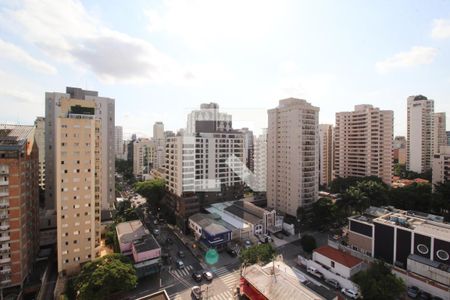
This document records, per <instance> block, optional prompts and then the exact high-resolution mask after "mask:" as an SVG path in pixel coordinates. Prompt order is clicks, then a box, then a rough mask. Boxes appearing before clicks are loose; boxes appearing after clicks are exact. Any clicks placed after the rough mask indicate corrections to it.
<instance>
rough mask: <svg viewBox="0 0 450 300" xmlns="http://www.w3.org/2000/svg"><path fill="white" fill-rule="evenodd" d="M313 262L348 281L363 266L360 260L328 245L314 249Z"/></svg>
mask: <svg viewBox="0 0 450 300" xmlns="http://www.w3.org/2000/svg"><path fill="white" fill-rule="evenodd" d="M313 260H314V261H315V262H317V263H319V264H321V265H322V266H324V267H326V268H327V269H328V270H329V271H331V272H332V273H335V274H339V275H340V276H342V277H344V278H346V279H350V278H351V277H352V276H353V275H355V274H356V273H358V272H359V271H361V270H362V269H363V266H364V264H363V261H362V260H361V259H359V258H356V257H354V256H352V255H350V254H348V253H345V252H343V251H341V250H338V249H335V248H333V247H331V246H328V245H325V246H322V247H319V248H316V249H314V251H313Z"/></svg>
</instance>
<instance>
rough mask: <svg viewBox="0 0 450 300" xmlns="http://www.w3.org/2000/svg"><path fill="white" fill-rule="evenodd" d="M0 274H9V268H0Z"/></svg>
mask: <svg viewBox="0 0 450 300" xmlns="http://www.w3.org/2000/svg"><path fill="white" fill-rule="evenodd" d="M0 274H11V269H3V270H0Z"/></svg>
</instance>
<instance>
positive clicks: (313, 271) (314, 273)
mask: <svg viewBox="0 0 450 300" xmlns="http://www.w3.org/2000/svg"><path fill="white" fill-rule="evenodd" d="M306 271H308V273H311V274H312V275H314V276H316V277H318V278H320V279H322V278H323V274H322V273H321V272H319V271H317V269H316V268H314V267H308V268H306Z"/></svg>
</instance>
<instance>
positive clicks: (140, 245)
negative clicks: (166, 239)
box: [133, 234, 161, 253]
mask: <svg viewBox="0 0 450 300" xmlns="http://www.w3.org/2000/svg"><path fill="white" fill-rule="evenodd" d="M133 247H134V249H135V250H136V252H137V253H142V252H145V251H150V250H153V249H158V248H161V247H160V246H159V244H158V242H157V241H156V239H155V238H154V237H153V236H152V235H151V234H149V235H145V236H143V237H142V238H141V239H138V240H135V241H133Z"/></svg>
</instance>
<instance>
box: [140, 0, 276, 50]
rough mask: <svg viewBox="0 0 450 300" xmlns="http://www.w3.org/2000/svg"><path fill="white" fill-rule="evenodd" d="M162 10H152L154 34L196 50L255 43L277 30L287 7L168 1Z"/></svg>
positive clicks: (252, 1)
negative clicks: (167, 35) (161, 33)
mask: <svg viewBox="0 0 450 300" xmlns="http://www.w3.org/2000/svg"><path fill="white" fill-rule="evenodd" d="M162 8H163V9H161V10H158V11H156V10H148V11H146V15H147V17H148V20H149V24H148V30H149V31H150V32H158V31H165V32H167V33H170V34H174V35H176V36H177V37H181V38H182V39H183V40H184V41H185V42H186V43H187V44H188V45H189V46H190V47H192V48H194V49H197V50H198V49H206V48H208V47H209V46H211V45H216V46H217V43H227V41H229V40H233V41H234V42H236V43H238V44H239V46H242V44H243V43H248V44H251V43H254V42H255V41H258V40H260V39H262V38H264V37H266V36H267V34H268V33H269V32H271V31H273V30H274V25H275V20H277V19H278V16H279V14H280V13H282V12H283V11H284V4H283V3H280V2H277V3H274V2H272V1H266V0H246V1H239V0H228V1H211V0H165V1H164V2H163V5H162Z"/></svg>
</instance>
